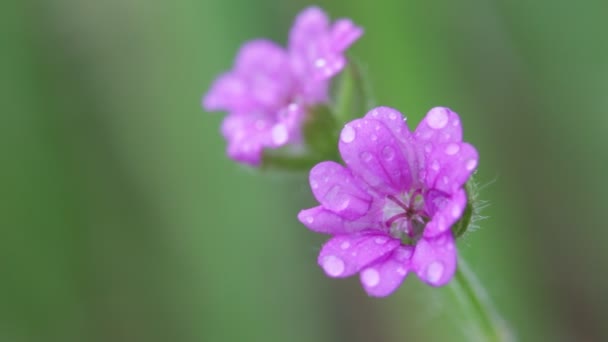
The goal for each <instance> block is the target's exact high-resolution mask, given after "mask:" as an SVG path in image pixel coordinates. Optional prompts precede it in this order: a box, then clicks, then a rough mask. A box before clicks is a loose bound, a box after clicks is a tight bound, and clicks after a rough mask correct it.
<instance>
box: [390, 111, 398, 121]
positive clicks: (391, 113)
mask: <svg viewBox="0 0 608 342" xmlns="http://www.w3.org/2000/svg"><path fill="white" fill-rule="evenodd" d="M388 118H389V119H391V120H397V113H395V112H390V114H389V115H388Z"/></svg>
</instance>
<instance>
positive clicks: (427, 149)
mask: <svg viewBox="0 0 608 342" xmlns="http://www.w3.org/2000/svg"><path fill="white" fill-rule="evenodd" d="M432 150H433V146H432V145H431V144H430V143H428V144H426V145H424V151H426V153H431V151H432Z"/></svg>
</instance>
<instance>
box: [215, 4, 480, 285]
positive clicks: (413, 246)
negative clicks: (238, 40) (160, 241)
mask: <svg viewBox="0 0 608 342" xmlns="http://www.w3.org/2000/svg"><path fill="white" fill-rule="evenodd" d="M361 34H362V30H361V29H360V28H359V27H357V26H355V25H354V24H353V23H352V22H351V21H350V20H347V19H342V20H338V21H337V22H335V23H334V24H333V25H330V23H329V21H328V19H327V16H326V15H325V14H324V13H323V12H322V11H321V10H320V9H318V8H315V7H313V8H309V9H307V10H305V11H304V12H302V13H301V14H300V15H299V16H298V17H297V19H296V22H295V24H294V27H293V28H292V30H291V32H290V36H289V44H288V48H287V49H283V48H281V47H279V46H277V45H275V44H274V43H272V42H269V41H266V40H255V41H252V42H249V43H247V44H245V45H244V46H243V47H242V48H241V50H240V52H239V54H238V56H237V59H236V62H235V66H234V69H233V70H232V71H230V72H228V73H226V74H224V75H222V76H221V77H220V78H219V79H218V80H216V81H215V83H214V84H213V85H212V87H211V90H210V91H209V93H208V94H207V95H206V96H205V98H204V103H203V105H204V107H205V108H206V109H207V110H224V111H227V112H228V115H227V117H226V118H225V120H224V122H223V124H222V133H223V134H224V136H225V137H226V139H227V140H228V155H229V156H230V157H231V158H233V159H235V160H237V161H239V162H243V163H246V164H249V165H254V166H256V165H259V164H260V162H261V155H262V152H263V150H264V149H272V148H278V147H282V146H285V145H287V144H290V145H298V144H300V143H301V142H302V141H301V139H302V137H301V136H302V134H301V133H302V131H301V127H302V124H303V120H304V119H306V117H307V114H308V113H309V111H310V109H311V108H312V107H313V106H316V105H319V104H325V103H327V102H328V101H329V100H330V99H329V95H328V87H329V82H330V79H331V77H332V76H334V75H336V74H337V73H338V72H340V71H341V70H342V69H343V68H344V66H345V64H346V59H345V57H344V51H345V50H346V49H347V48H348V47H349V46H350V45H351V44H352V43H353V42H354V41H355V40H357V39H358V38H359V37H360V35H361ZM338 149H339V153H340V155H341V158H342V160H343V161H344V163H345V166H343V165H341V164H339V163H337V162H335V161H325V162H321V163H319V164H317V165H316V166H314V167H313V168H312V170H311V171H310V186H311V188H312V192H313V194H314V196H315V198H316V199H317V200H318V201H319V203H320V205H319V206H317V207H314V208H311V209H306V210H302V211H301V212H300V213H299V215H298V218H299V220H300V221H301V222H302V223H303V224H304V225H306V226H307V227H308V228H309V229H311V230H313V231H316V232H320V233H326V234H330V235H333V237H332V238H331V239H330V240H329V241H328V242H327V243H326V244H325V245H324V246H323V248H322V249H321V252H320V254H319V258H318V262H319V264H320V266H321V267H322V268H323V270H324V271H325V273H326V274H327V275H328V276H330V277H348V276H351V275H354V274H357V273H359V274H360V279H361V282H362V284H363V287H364V288H365V290H366V291H367V293H368V294H370V295H372V296H386V295H388V294H390V293H392V292H393V291H394V290H395V289H396V288H397V287H398V286H399V285H400V284H401V282H402V281H403V279H405V277H406V275H407V274H408V273H410V272H414V273H415V274H417V275H418V277H419V278H420V279H422V280H423V281H424V282H426V283H428V284H430V285H432V286H441V285H444V284H446V283H447V282H448V281H449V280H450V279H451V278H452V276H453V275H454V272H455V270H456V263H457V254H456V248H455V241H454V235H453V233H452V230H451V227H452V226H453V225H454V224H455V223H456V222H457V221H458V220H460V219H461V218H462V216H463V213H464V212H465V209H466V207H467V200H468V199H467V193H466V191H465V190H464V185H465V183H466V182H467V180H468V179H469V177H470V176H471V174H472V173H473V172H474V170H475V169H476V167H477V162H478V155H477V151H476V150H475V148H474V147H473V146H471V145H470V144H468V143H466V142H463V141H462V126H461V122H460V118H459V117H458V115H457V114H456V113H454V112H453V111H451V110H450V109H448V108H443V107H437V108H433V109H432V110H431V111H429V112H428V114H427V115H426V117H425V118H424V119H423V120H422V122H421V123H420V124H419V125H418V127H417V128H416V130H415V131H414V132H411V131H410V130H409V128H408V126H407V124H406V120H405V118H404V117H403V115H402V114H401V113H400V112H398V111H397V110H395V109H392V108H388V107H378V108H375V109H372V110H371V111H370V112H369V113H367V115H365V116H364V117H363V118H360V119H356V120H354V121H351V122H349V123H346V125H345V126H344V128H343V129H342V131H341V133H340V139H339V143H338Z"/></svg>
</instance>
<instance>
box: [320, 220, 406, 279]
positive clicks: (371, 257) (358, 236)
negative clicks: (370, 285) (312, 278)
mask: <svg viewBox="0 0 608 342" xmlns="http://www.w3.org/2000/svg"><path fill="white" fill-rule="evenodd" d="M399 244H400V241H399V240H396V239H393V238H391V237H389V236H388V235H386V234H382V233H380V232H375V231H365V232H360V233H355V234H349V235H338V236H335V237H333V238H332V239H330V240H329V241H327V242H326V243H325V245H324V246H323V248H322V249H321V253H319V259H318V262H319V265H320V266H321V267H322V268H323V270H324V271H325V273H326V274H327V275H328V276H330V277H340V278H341V277H348V276H351V275H353V274H355V273H357V272H359V271H360V270H361V269H363V268H365V267H367V266H368V265H370V264H371V263H373V262H374V261H376V260H378V259H379V258H382V257H384V256H386V255H388V254H389V253H391V252H392V251H393V250H394V249H395V248H396V247H397V246H399Z"/></svg>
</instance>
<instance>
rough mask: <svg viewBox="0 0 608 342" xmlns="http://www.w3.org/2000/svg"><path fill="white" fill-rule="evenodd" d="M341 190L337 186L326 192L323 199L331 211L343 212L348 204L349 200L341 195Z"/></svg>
mask: <svg viewBox="0 0 608 342" xmlns="http://www.w3.org/2000/svg"><path fill="white" fill-rule="evenodd" d="M341 190H342V189H341V188H340V186H339V185H334V186H333V187H331V189H329V191H327V193H326V194H325V196H323V199H324V200H325V201H326V203H328V204H330V205H331V206H332V209H334V210H337V211H340V210H344V209H346V208H347V207H348V205H349V204H350V198H349V197H348V196H346V195H344V194H343V193H341Z"/></svg>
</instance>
